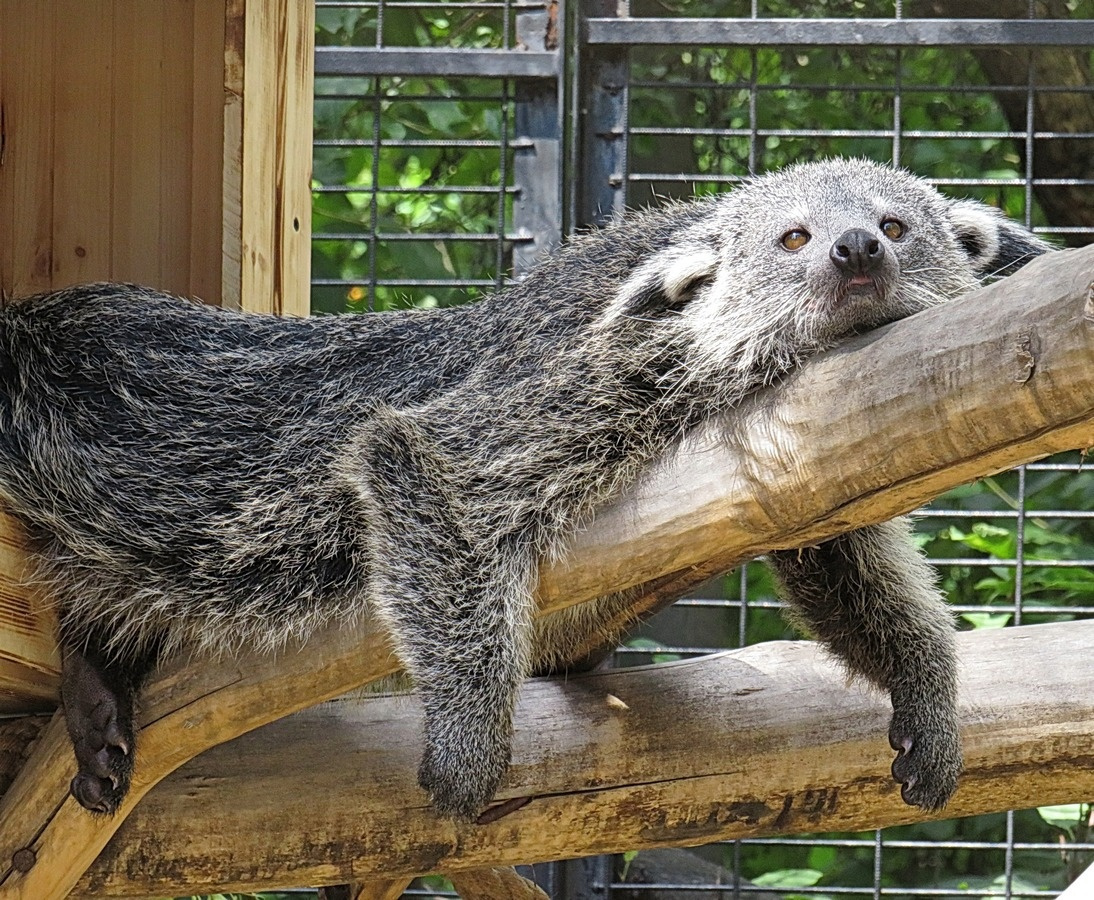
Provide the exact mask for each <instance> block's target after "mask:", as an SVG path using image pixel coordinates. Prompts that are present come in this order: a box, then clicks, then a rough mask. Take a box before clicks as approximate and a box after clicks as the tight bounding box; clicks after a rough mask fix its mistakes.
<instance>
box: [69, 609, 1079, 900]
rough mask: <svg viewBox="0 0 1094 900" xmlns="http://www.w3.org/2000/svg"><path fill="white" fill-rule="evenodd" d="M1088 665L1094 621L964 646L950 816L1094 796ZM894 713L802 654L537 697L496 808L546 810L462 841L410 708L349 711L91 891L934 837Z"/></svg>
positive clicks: (720, 662) (160, 809) (144, 822)
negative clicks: (428, 785) (896, 743)
mask: <svg viewBox="0 0 1094 900" xmlns="http://www.w3.org/2000/svg"><path fill="white" fill-rule="evenodd" d="M1092 647H1094V621H1084V622H1067V623H1062V624H1054V625H1035V626H1028V627H1022V628H1012V629H999V630H990V631H979V632H973V633H968V634H963V635H961V638H960V648H961V658H962V663H963V665H962V685H961V699H960V712H961V719H962V735H963V739H964V744H965V752H966V760H967V769H966V772H965V775H964V777H963V780H962V783H961V786H960V787H959V788H958V791H957V794H956V795H955V797H954V799H953V801H952V802H951V804H950V806H949V807H948V808H947V810H946V811H945V812H944V813H943V814H938V815H936V816H935V817H936V818H938V817H941V816H942V815H945V816H947V817H948V816H958V815H971V814H978V813H985V812H995V811H999V810H1004V809H1012V808H1026V807H1030V806H1035V805H1043V804H1053V803H1064V802H1075V801H1079V800H1084V799H1089V798H1090V797H1091V796H1094V765H1092V763H1094V666H1091V665H1090V653H1091V648H1092ZM889 714H890V709H889V704H888V701H887V699H886V698H885V697H884V696H882V695H881V694H879V693H877V692H874V691H872V690H869V689H867V688H866V687H864V686H861V685H850V686H849V685H848V684H847V680H846V675H845V673H844V672H843V670H841V669H840V668H839V667H838V666H837V665H836V664H835V663H833V662H832V661H830V660H829V659H828V658H826V657H825V655H824V654H823V652H821V651H820V650H819V649H818V648H817V646H816V645H814V644H812V643H810V642H804V641H803V642H796V643H789V642H780V643H770V644H762V645H759V646H755V647H749V648H747V649H745V650H742V651H737V652H733V653H726V654H719V655H718V656H715V657H706V658H703V659H698V660H691V661H687V662H680V663H671V664H667V665H661V666H651V667H645V668H641V669H631V670H623V671H619V672H612V673H605V674H596V675H590V676H584V677H581V678H578V679H573V680H568V681H565V682H563V681H561V680H559V681H535V682H532V683H529V684H528V685H527V686H526V688H525V690H524V692H523V694H522V697H521V701H520V704H519V707H518V711H517V720H516V721H517V734H516V742H515V749H516V754H515V759H514V765H513V768H512V770H511V772H510V775H509V777H508V779H507V781H506V784H505V786H504V788H503V791H502V796H503V797H505V798H519V797H526V796H527V797H531V798H532V799H531V801H530V802H529V803H528V804H527V805H525V806H523V807H522V808H520V809H518V810H516V811H515V812H513V813H511V814H510V815H508V816H507V817H504V818H502V819H500V820H498V821H497V822H494V823H492V824H489V825H464V826H456V825H453V824H451V823H449V822H446V821H442V820H439V819H438V817H437V816H436V815H435V814H434V813H433V812H432V810H430V809H429V808H428V807H427V805H426V800H425V797H424V796H423V794H422V792H421V791H419V790H418V788H417V786H416V785H415V782H414V773H415V770H416V767H417V761H418V752H419V730H420V728H421V719H420V711H419V705H418V703H417V702H416V700H415V699H414V698H410V697H383V698H372V699H365V700H355V701H350V700H344V701H336V702H334V703H330V704H326V705H325V706H322V707H319V708H316V709H311V710H307V711H305V712H302V713H299V714H297V715H295V716H292V717H290V718H288V719H284V720H282V721H281V722H278V723H275V724H273V725H269V726H267V727H265V728H262V729H260V730H258V731H255V732H252V733H251V734H249V735H246V736H244V737H241V738H239V739H238V740H236V741H233V742H232V743H231V744H227V745H224V746H222V747H219V748H217V749H215V750H212V751H210V752H209V753H206V754H203V755H202V756H201V757H199V758H198V759H195V760H193V761H192V762H190V763H188V764H187V765H186V766H184V767H183V768H181V769H179V770H178V771H177V772H176V773H175V774H173V775H172V776H170V777H169V778H168V779H166V780H165V781H163V782H162V783H161V784H160V785H159V786H158V787H157V788H156V789H155V790H153V791H152V792H151V793H150V794H149V795H148V796H147V797H146V798H145V800H144V802H143V803H142V804H141V805H140V806H139V807H138V808H137V809H136V810H135V811H134V812H133V813H132V814H131V815H130V817H129V820H128V821H127V822H126V824H125V825H123V826H122V828H121V829H120V831H119V832H118V834H117V835H116V836H115V838H114V840H113V841H111V843H110V844H109V845H108V846H107V848H106V850H105V851H104V852H103V854H102V856H101V857H100V858H99V859H98V860H97V861H96V862H95V864H94V865H93V866H92V868H91V870H90V871H89V872H88V874H87V875H86V876H85V877H84V879H83V880H82V881H81V882H80V884H79V886H78V889H77V893H78V894H79V896H85V895H87V896H89V897H122V896H126V897H129V896H149V895H155V896H173V895H178V894H181V893H191V892H201V893H204V892H207V891H208V892H213V891H221V890H240V891H242V890H259V889H263V888H272V887H275V886H286V885H308V884H317V883H324V882H327V883H329V882H334V881H343V880H350V879H368V878H373V877H380V876H383V877H389V878H391V877H395V876H397V875H401V876H409V875H413V874H423V873H426V872H436V871H441V872H446V871H448V870H450V869H453V870H458V869H459V868H462V867H485V866H491V865H506V864H514V863H518V862H519V863H530V862H537V861H541V860H548V859H556V858H563V857H568V856H578V855H585V854H592V853H603V852H611V851H622V850H630V849H636V850H642V849H647V848H652V847H661V846H665V845H686V844H699V843H705V842H708V841H712V840H718V839H726V838H737V837H745V836H755V835H764V834H787V833H794V832H801V831H830V830H849V831H858V830H865V829H869V828H873V827H875V826H879V825H894V824H899V823H906V822H913V821H921V820H924V819H927V818H930V816H929V815H928V814H926V813H923V812H921V811H918V810H915V809H912V808H910V807H907V806H905V805H904V804H903V803H902V802H901V801H900V797H899V793H898V790H897V786H896V785H895V784H894V783H893V782H892V780H891V778H890V776H889V764H890V762H891V760H892V755H893V754H892V751H891V750H890V748H889V745H888V742H887V740H886V737H885V735H886V729H887V724H888V717H889ZM335 798H336V799H335ZM149 848H155V852H154V853H150V852H149ZM476 878H477V879H478V881H479V882H481V881H482V873H478V874H477V875H476V876H475V878H472V879H470V881H471V882H472V883H476V881H475V879H476ZM455 880H456V882H457V884H459V883H460V881H459V879H458V878H457V879H455ZM469 896H476V895H475V894H469ZM483 896H490V894H489V893H486V894H484V895H483ZM500 896H518V895H517V894H515V893H511V894H504V893H502V894H501V895H500Z"/></svg>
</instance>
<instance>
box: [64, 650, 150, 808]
mask: <svg viewBox="0 0 1094 900" xmlns="http://www.w3.org/2000/svg"><path fill="white" fill-rule="evenodd" d="M61 697H62V702H63V704H64V710H65V719H66V724H67V726H68V734H69V737H71V738H72V749H73V750H74V751H75V754H76V766H77V775H76V777H75V778H73V779H72V782H71V784H70V786H69V790H70V791H71V792H72V796H73V797H75V798H76V801H77V802H78V803H79V804H80V805H81V806H83V807H84V808H85V809H88V810H90V811H91V812H94V813H103V814H110V813H113V812H115V811H116V810H117V809H118V806H119V804H120V803H121V802H122V800H124V799H125V795H126V794H127V793H128V792H129V783H130V780H131V778H132V776H133V750H134V733H133V697H132V693H131V692H128V693H127V692H125V691H122V690H119V689H117V688H116V687H115V686H113V685H111V684H108V683H107V680H106V678H105V677H104V674H103V670H102V669H101V668H100V667H99V666H98V665H97V664H95V663H94V662H92V661H91V660H89V659H88V658H86V657H84V656H82V655H80V654H76V653H69V654H68V655H67V657H66V659H65V667H64V673H63V680H62V685H61Z"/></svg>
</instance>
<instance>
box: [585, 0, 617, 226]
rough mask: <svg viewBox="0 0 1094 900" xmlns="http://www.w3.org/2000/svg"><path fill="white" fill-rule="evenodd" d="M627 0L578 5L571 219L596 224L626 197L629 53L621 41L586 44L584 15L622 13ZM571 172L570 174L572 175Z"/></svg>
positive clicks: (613, 214) (587, 0) (611, 215)
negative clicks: (574, 200) (574, 180)
mask: <svg viewBox="0 0 1094 900" xmlns="http://www.w3.org/2000/svg"><path fill="white" fill-rule="evenodd" d="M628 7H629V3H628V2H627V0H582V2H581V5H580V7H579V18H580V25H579V27H580V32H579V33H580V46H579V48H578V65H577V72H576V77H577V78H578V90H577V97H578V101H577V102H578V103H579V104H580V107H579V115H578V126H579V129H580V131H581V134H580V137H579V139H578V142H577V147H578V148H579V151H578V152H579V153H580V159H579V160H577V161H576V162H577V163H578V165H575V167H574V170H575V173H576V172H581V181H580V183H579V184H578V186H577V191H576V194H577V209H576V210H574V215H573V224H574V226H575V227H577V228H580V227H583V226H588V225H600V224H603V223H604V222H609V221H611V220H612V219H613V218H614V217H617V216H619V215H620V214H621V213H622V212H623V209H624V207H625V206H626V202H627V112H628V90H629V88H628V83H629V67H630V62H629V54H630V51H629V49H628V48H627V47H625V46H607V45H596V44H591V43H590V42H589V41H587V40H586V39H585V20H586V19H587V18H592V17H597V18H602V17H608V16H626V15H627V13H628ZM575 177H576V175H575Z"/></svg>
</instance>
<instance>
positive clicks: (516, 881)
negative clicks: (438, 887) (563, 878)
mask: <svg viewBox="0 0 1094 900" xmlns="http://www.w3.org/2000/svg"><path fill="white" fill-rule="evenodd" d="M451 881H452V886H453V887H454V888H455V889H456V893H458V894H459V895H460V897H461V900H551V898H550V897H548V896H547V895H546V894H545V893H544V892H543V888H541V887H540V886H539V885H537V884H536V883H535V882H534V881H529V880H528V879H527V878H525V877H524V876H523V875H519V874H517V871H516V869H514V868H512V867H511V866H508V867H505V868H494V869H466V870H462V871H459V872H453V873H452V877H451Z"/></svg>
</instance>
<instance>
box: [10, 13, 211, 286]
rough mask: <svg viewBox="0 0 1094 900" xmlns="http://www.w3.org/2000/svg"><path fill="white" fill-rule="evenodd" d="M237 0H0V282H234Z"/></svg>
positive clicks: (42, 283)
mask: <svg viewBox="0 0 1094 900" xmlns="http://www.w3.org/2000/svg"><path fill="white" fill-rule="evenodd" d="M223 77H224V0H164V2H156V3H149V2H147V0H48V2H43V0H0V110H2V127H3V151H2V154H3V155H2V164H0V289H2V290H3V292H4V296H5V297H20V296H25V295H28V294H32V293H36V292H38V291H42V290H49V289H55V288H60V287H63V286H65V285H69V284H74V283H77V282H82V281H93V280H99V279H111V280H115V281H136V282H140V283H143V284H148V285H151V286H154V287H157V288H161V289H164V290H168V291H173V292H176V293H181V294H186V295H190V296H199V297H201V298H202V299H204V300H206V301H208V302H213V303H217V302H219V301H220V296H221V280H222V279H221V268H222V264H221V243H220V237H221V232H222V228H221V220H222V200H221V196H222V180H223V157H224V153H223V133H224V128H223V108H224V81H223Z"/></svg>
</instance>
